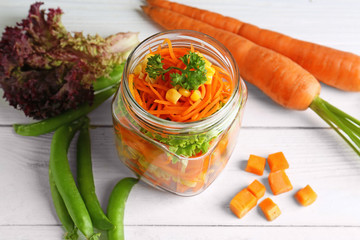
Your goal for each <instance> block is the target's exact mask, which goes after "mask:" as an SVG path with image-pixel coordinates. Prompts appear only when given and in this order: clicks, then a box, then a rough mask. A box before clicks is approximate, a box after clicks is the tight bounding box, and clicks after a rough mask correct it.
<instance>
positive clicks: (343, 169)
mask: <svg viewBox="0 0 360 240" xmlns="http://www.w3.org/2000/svg"><path fill="white" fill-rule="evenodd" d="M0 136H2V137H1V138H0V153H1V158H0V166H1V167H0V189H1V195H2V197H1V198H0V212H1V213H2V214H1V218H0V225H8V224H10V225H22V224H31V225H39V224H40V225H43V224H45V225H47V224H58V220H57V218H56V216H55V213H54V210H53V207H52V205H51V204H52V203H51V200H50V192H49V187H48V176H47V174H48V158H49V148H50V141H51V134H48V135H45V136H41V137H36V138H35V137H22V136H18V135H15V134H14V133H13V132H12V129H11V128H9V127H1V128H0ZM91 136H92V144H93V145H92V152H93V165H94V175H95V182H96V187H97V189H96V190H97V193H98V196H99V199H100V202H101V204H102V206H103V207H104V208H105V207H106V204H107V201H108V198H109V195H110V192H111V190H112V188H113V186H114V185H115V184H116V182H117V181H118V180H119V179H121V178H123V177H125V176H131V175H132V174H131V173H130V171H129V170H127V169H126V168H125V167H124V166H123V164H122V163H121V162H120V161H119V160H118V158H117V155H116V150H115V147H114V142H113V133H112V129H111V128H103V127H102V128H96V129H94V130H92V131H91ZM276 151H283V152H284V153H285V155H286V156H287V158H288V160H289V162H290V166H291V167H290V169H289V170H288V171H287V173H288V175H289V177H290V179H291V181H292V183H293V186H294V191H293V192H291V193H287V194H283V195H280V196H273V195H272V194H271V193H270V192H269V190H268V191H267V194H266V196H270V197H273V200H274V201H275V202H277V203H278V204H279V206H280V208H281V209H282V210H283V215H282V216H281V217H280V218H279V219H277V220H276V221H275V222H272V223H268V222H266V220H265V219H264V218H263V216H262V215H261V214H260V212H259V211H258V210H254V211H252V212H250V213H249V214H248V215H247V216H246V217H244V219H242V220H239V219H237V218H236V217H235V216H234V215H233V214H232V213H231V212H230V210H229V208H228V203H229V201H230V200H231V198H232V197H233V196H234V195H235V194H236V193H237V192H238V191H239V190H240V189H242V188H243V187H245V186H246V185H247V184H249V183H250V182H252V181H253V180H254V179H259V180H261V181H262V182H264V183H266V176H267V174H268V172H266V173H265V175H264V176H263V177H258V176H256V175H253V174H250V173H247V172H245V171H244V168H245V165H246V160H247V158H248V156H249V154H258V155H261V156H264V157H266V156H267V155H268V154H270V153H273V152H276ZM74 157H75V149H74V146H73V145H72V147H71V148H70V155H69V159H70V161H71V166H72V167H73V168H74ZM359 181H360V161H359V160H358V156H357V155H355V153H353V152H352V150H351V149H350V148H349V147H348V146H346V145H345V144H343V143H342V141H341V140H340V139H339V138H338V137H337V136H336V134H335V133H334V132H333V131H331V130H329V129H306V130H304V129H267V128H265V129H252V128H248V129H242V130H241V134H240V136H239V138H238V144H237V147H236V150H235V152H234V154H233V156H232V158H231V159H230V162H229V164H228V166H227V167H226V168H225V170H224V172H223V173H222V174H221V175H220V176H219V178H218V179H217V180H216V181H215V182H214V183H213V184H212V185H211V186H210V187H209V189H207V190H206V191H205V192H203V193H202V194H200V195H198V196H195V197H190V198H183V197H178V196H175V195H172V194H169V193H165V192H161V191H158V190H155V189H153V188H150V187H148V186H147V185H145V184H138V185H137V186H136V187H135V188H134V190H133V192H132V193H131V195H130V197H129V201H128V205H127V209H126V214H127V217H126V219H125V221H126V224H129V225H138V224H140V225H142V224H143V225H212V226H216V225H230V226H231V225H259V224H260V225H271V226H272V225H280V226H284V225H285V226H287V225H330V226H338V225H344V226H353V225H356V226H359V223H360V207H359V205H358V199H360V188H358V183H359ZM306 184H310V185H312V186H313V188H314V189H315V190H316V191H317V193H318V195H319V199H318V200H317V202H316V203H315V204H314V205H312V206H310V207H308V208H304V207H300V206H299V205H298V204H296V202H295V201H294V199H293V194H294V193H295V190H298V189H300V188H301V187H303V186H305V185H306ZM139 216H141V217H140V218H139Z"/></svg>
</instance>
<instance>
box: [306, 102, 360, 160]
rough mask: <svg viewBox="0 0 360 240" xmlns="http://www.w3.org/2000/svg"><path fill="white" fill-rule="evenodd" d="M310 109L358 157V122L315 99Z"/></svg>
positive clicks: (359, 130)
mask: <svg viewBox="0 0 360 240" xmlns="http://www.w3.org/2000/svg"><path fill="white" fill-rule="evenodd" d="M310 108H311V109H312V110H313V111H314V112H315V113H316V114H317V115H319V117H321V118H322V119H323V120H324V121H325V122H326V123H327V124H328V125H329V126H330V127H331V128H333V129H334V130H335V131H336V132H337V133H338V134H339V135H340V136H341V137H342V138H343V139H344V140H345V141H346V142H347V143H348V144H349V145H350V147H351V148H352V149H353V150H354V151H355V152H356V153H357V154H358V155H359V156H360V121H359V120H358V119H356V118H354V117H352V116H350V115H349V114H347V113H345V112H343V111H341V110H340V109H338V108H336V107H335V106H333V105H331V104H330V103H328V102H327V101H325V100H323V99H321V98H320V97H316V98H315V99H314V100H313V102H312V103H311V105H310Z"/></svg>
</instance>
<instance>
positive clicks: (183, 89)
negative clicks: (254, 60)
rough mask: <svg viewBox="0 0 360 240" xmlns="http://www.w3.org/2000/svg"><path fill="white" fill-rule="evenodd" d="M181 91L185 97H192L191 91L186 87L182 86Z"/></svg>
mask: <svg viewBox="0 0 360 240" xmlns="http://www.w3.org/2000/svg"><path fill="white" fill-rule="evenodd" d="M179 93H180V94H181V95H183V96H184V97H190V95H191V92H190V91H189V90H187V89H185V88H180V89H179Z"/></svg>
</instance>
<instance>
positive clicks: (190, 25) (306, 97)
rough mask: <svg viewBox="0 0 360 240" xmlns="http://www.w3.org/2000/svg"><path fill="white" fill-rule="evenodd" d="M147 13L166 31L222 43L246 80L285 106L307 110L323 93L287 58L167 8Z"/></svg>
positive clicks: (147, 10)
mask: <svg viewBox="0 0 360 240" xmlns="http://www.w3.org/2000/svg"><path fill="white" fill-rule="evenodd" d="M143 11H144V12H145V13H146V14H147V15H148V16H150V17H151V18H152V19H153V20H154V21H155V22H157V23H158V24H160V25H161V26H163V27H164V28H165V29H191V30H196V31H200V32H203V33H205V34H208V35H210V36H212V37H214V38H215V39H217V40H219V41H220V42H222V43H223V44H224V45H225V46H226V47H227V48H228V49H229V50H230V52H231V53H232V54H233V56H234V58H235V60H236V62H237V63H238V66H239V70H240V73H241V74H242V76H243V77H244V78H245V80H247V81H248V82H250V83H252V84H254V85H256V86H257V87H258V88H260V89H261V90H262V91H263V92H265V93H266V94H267V95H268V96H269V97H270V98H271V99H273V100H274V101H275V102H277V103H279V104H280V105H282V106H284V107H287V108H291V109H298V110H305V109H307V108H308V107H309V105H310V104H311V102H312V101H313V99H314V98H315V97H316V96H317V95H318V94H319V93H320V84H319V82H318V81H317V80H316V79H315V78H314V77H313V76H312V75H311V74H310V73H309V72H307V71H306V70H304V69H303V68H302V67H301V66H299V65H298V64H296V63H294V62H293V61H291V60H290V59H289V58H287V57H284V56H282V55H280V54H278V53H276V52H274V51H271V50H269V49H266V48H263V47H260V46H258V45H256V44H254V43H252V42H250V41H249V40H247V39H245V38H243V37H241V36H239V35H236V34H234V33H230V32H228V31H225V30H220V29H217V28H215V27H213V26H211V25H208V24H206V23H203V22H201V21H198V20H195V19H193V18H190V17H187V16H184V15H181V14H178V13H176V12H172V11H170V10H167V9H164V8H159V7H154V6H143Z"/></svg>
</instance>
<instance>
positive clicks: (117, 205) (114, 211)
mask: <svg viewBox="0 0 360 240" xmlns="http://www.w3.org/2000/svg"><path fill="white" fill-rule="evenodd" d="M138 181H139V180H138V179H135V178H124V179H122V180H120V181H119V182H118V183H117V184H116V186H115V187H114V189H113V191H112V193H111V195H110V199H109V204H108V217H109V219H110V221H111V222H112V223H113V224H114V225H115V227H114V228H113V229H111V230H109V231H108V239H109V240H123V239H124V212H125V204H126V201H127V198H128V196H129V193H130V191H131V189H132V187H133V186H134V185H135V184H136V183H137V182H138Z"/></svg>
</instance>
